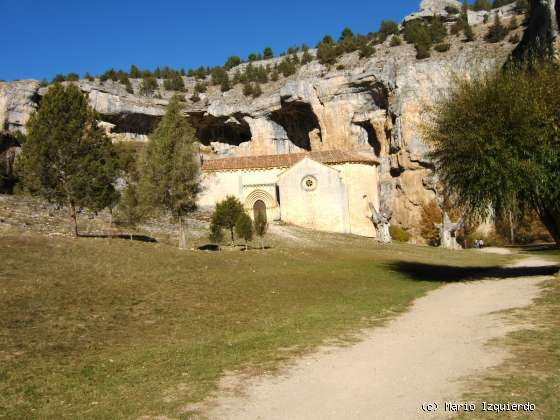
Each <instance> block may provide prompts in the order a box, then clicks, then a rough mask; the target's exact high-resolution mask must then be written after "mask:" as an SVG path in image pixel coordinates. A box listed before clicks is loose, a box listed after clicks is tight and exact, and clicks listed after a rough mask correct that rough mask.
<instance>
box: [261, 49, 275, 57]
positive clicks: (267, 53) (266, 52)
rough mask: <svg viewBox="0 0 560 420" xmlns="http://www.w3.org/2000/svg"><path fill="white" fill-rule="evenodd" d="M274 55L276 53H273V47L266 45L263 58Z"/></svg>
mask: <svg viewBox="0 0 560 420" xmlns="http://www.w3.org/2000/svg"><path fill="white" fill-rule="evenodd" d="M272 57H274V54H273V53H272V48H270V47H266V48H265V49H264V51H263V58H264V59H265V60H267V59H269V58H272Z"/></svg>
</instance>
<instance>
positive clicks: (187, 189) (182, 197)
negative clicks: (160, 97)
mask: <svg viewBox="0 0 560 420" xmlns="http://www.w3.org/2000/svg"><path fill="white" fill-rule="evenodd" d="M144 150H145V152H144V155H143V157H142V159H141V163H140V165H141V167H140V174H141V180H140V192H141V196H142V199H143V201H144V202H145V203H147V204H149V205H151V206H152V207H153V208H154V209H159V210H162V211H164V212H168V213H169V214H170V215H171V216H172V217H173V218H174V219H175V220H176V221H177V222H178V224H179V248H181V249H185V248H186V247H187V216H188V215H189V214H190V213H192V212H193V211H195V210H196V201H197V196H198V193H199V192H200V164H199V162H198V153H197V149H196V146H195V131H194V129H193V128H192V126H191V125H190V123H189V122H188V120H187V118H186V117H185V116H184V115H183V112H182V106H181V102H180V97H179V96H177V95H176V96H174V97H173V98H171V100H170V101H169V105H168V106H167V110H166V112H165V115H164V116H163V118H162V120H161V122H160V123H159V125H158V127H157V128H156V130H155V131H154V132H153V134H152V135H150V140H149V142H148V145H147V146H146V148H145V149H144Z"/></svg>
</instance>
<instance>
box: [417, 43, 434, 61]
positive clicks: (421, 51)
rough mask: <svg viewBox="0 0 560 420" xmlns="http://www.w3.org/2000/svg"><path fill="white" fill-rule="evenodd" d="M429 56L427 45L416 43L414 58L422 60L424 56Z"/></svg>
mask: <svg viewBox="0 0 560 420" xmlns="http://www.w3.org/2000/svg"><path fill="white" fill-rule="evenodd" d="M430 56H431V54H430V48H429V47H428V46H426V45H424V44H420V45H416V58H417V59H418V60H423V59H425V58H429V57H430Z"/></svg>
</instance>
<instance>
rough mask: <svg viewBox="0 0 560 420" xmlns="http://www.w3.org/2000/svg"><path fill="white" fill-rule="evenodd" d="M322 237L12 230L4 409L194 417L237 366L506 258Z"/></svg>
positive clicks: (296, 346) (265, 364)
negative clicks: (251, 241) (157, 240)
mask: <svg viewBox="0 0 560 420" xmlns="http://www.w3.org/2000/svg"><path fill="white" fill-rule="evenodd" d="M321 238H323V239H322V240H321V241H320V242H321V243H320V246H315V247H309V245H308V244H307V245H305V246H303V245H301V246H299V247H298V246H296V245H294V244H291V245H289V246H288V245H286V246H282V244H281V241H277V240H276V241H273V243H274V244H275V246H274V247H273V248H272V249H269V250H266V251H257V250H252V251H249V252H239V251H224V252H200V251H198V252H196V251H189V252H180V251H179V250H177V249H176V248H174V247H172V246H169V245H165V244H151V243H140V242H129V241H123V240H117V239H113V240H110V239H85V238H82V239H71V238H65V237H53V238H47V237H46V236H42V235H39V234H33V233H29V232H27V233H22V234H13V235H10V234H9V233H5V234H4V235H3V236H0V241H1V242H0V261H1V262H2V263H1V264H0V417H2V418H100V419H107V418H137V417H138V416H141V415H158V414H161V415H168V416H174V417H179V416H181V413H183V416H184V410H185V406H186V405H187V404H188V403H192V402H196V401H200V400H201V399H203V398H204V397H205V396H207V395H208V393H209V392H211V391H212V390H214V389H215V387H216V384H217V380H218V379H219V378H220V376H221V375H222V374H223V373H224V372H225V371H227V370H232V369H244V370H248V371H253V370H254V371H262V370H263V369H264V370H269V369H274V368H275V367H278V366H279V365H281V363H282V361H284V360H286V359H287V358H290V357H293V356H294V355H296V354H298V353H301V352H302V351H305V350H308V349H310V348H311V347H312V346H315V345H317V344H320V343H321V342H324V340H326V339H335V338H338V339H348V338H351V333H352V332H356V331H357V330H358V329H359V328H360V327H365V326H368V325H372V324H373V323H375V322H379V321H380V320H383V319H386V318H387V317H388V316H390V315H391V314H393V313H395V312H397V311H401V310H403V309H405V308H406V306H407V305H408V304H409V303H410V302H411V301H412V300H413V299H414V298H416V297H418V296H420V295H422V294H424V293H425V292H427V291H429V290H432V289H434V288H436V287H438V286H439V285H440V284H441V283H439V282H437V281H426V280H427V278H426V269H427V268H428V269H429V267H431V265H430V264H434V262H436V264H442V265H443V266H440V267H434V270H435V271H434V273H436V274H435V275H434V279H435V280H443V279H445V276H446V272H449V273H453V272H454V270H455V268H454V267H473V266H476V267H479V268H472V269H469V270H471V271H472V273H476V272H479V271H481V270H483V267H486V266H491V265H499V264H501V263H504V262H506V261H507V257H503V256H493V255H484V254H480V253H476V252H474V251H472V252H471V251H466V252H446V251H443V250H439V249H434V248H428V247H417V246H412V245H403V244H394V245H391V246H381V245H377V244H376V243H375V242H373V241H371V240H368V239H363V238H355V237H346V236H342V235H324V236H322V237H321ZM329 240H331V241H332V242H329ZM400 264H408V266H407V267H408V268H410V267H414V266H415V264H423V265H422V267H423V270H424V273H423V275H422V276H421V277H415V276H414V273H413V272H412V273H411V272H410V270H401V269H399V267H400ZM447 266H449V267H447ZM469 270H464V273H468V272H470V271H469ZM428 272H429V270H428ZM428 277H429V276H428Z"/></svg>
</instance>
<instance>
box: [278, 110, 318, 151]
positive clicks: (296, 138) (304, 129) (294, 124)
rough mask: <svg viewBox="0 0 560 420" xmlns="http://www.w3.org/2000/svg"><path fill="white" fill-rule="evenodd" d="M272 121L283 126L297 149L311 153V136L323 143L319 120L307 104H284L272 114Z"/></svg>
mask: <svg viewBox="0 0 560 420" xmlns="http://www.w3.org/2000/svg"><path fill="white" fill-rule="evenodd" d="M270 119H271V120H272V121H274V122H275V123H276V124H279V125H281V126H282V128H283V129H284V130H285V131H286V135H287V136H288V139H289V140H290V141H291V142H292V143H293V144H295V145H296V146H297V147H301V148H302V149H304V150H307V151H311V148H312V144H311V136H316V137H317V138H318V139H319V141H321V126H320V125H319V120H318V119H317V116H316V115H315V113H314V112H313V109H312V108H311V105H309V104H308V103H306V102H282V107H281V108H280V109H279V110H277V111H274V112H272V113H271V114H270Z"/></svg>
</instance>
